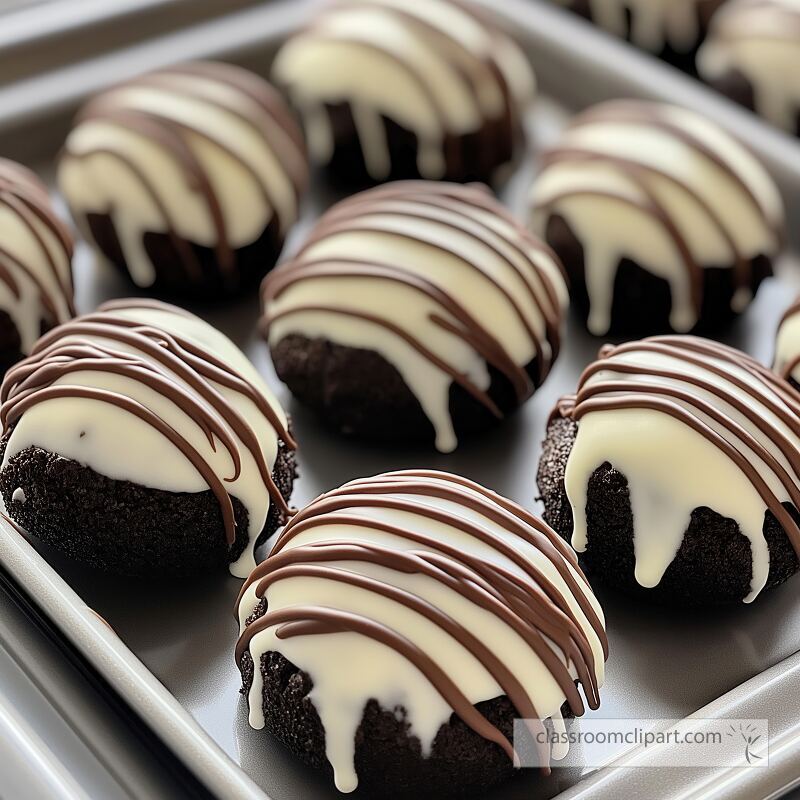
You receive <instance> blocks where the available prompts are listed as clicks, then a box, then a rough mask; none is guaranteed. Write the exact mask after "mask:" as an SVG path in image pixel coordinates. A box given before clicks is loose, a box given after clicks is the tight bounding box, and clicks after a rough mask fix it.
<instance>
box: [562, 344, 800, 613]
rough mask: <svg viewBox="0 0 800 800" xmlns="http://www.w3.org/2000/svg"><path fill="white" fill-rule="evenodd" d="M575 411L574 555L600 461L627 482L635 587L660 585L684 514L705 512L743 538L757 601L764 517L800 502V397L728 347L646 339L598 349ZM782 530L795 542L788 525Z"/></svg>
mask: <svg viewBox="0 0 800 800" xmlns="http://www.w3.org/2000/svg"><path fill="white" fill-rule="evenodd" d="M623 370H627V371H623ZM648 403H656V404H657V405H658V407H657V408H654V407H652V406H648V405H647V404H648ZM737 405H738V407H737ZM574 409H575V410H576V411H577V412H578V414H577V416H578V417H579V419H578V433H577V438H576V440H575V443H574V446H573V448H572V451H571V453H570V455H569V459H568V462H567V470H566V477H565V486H566V491H567V496H568V497H569V501H570V504H571V506H572V512H573V519H574V529H573V535H572V544H573V546H574V547H575V549H576V550H577V551H579V552H582V551H584V550H585V549H586V545H587V537H588V533H589V531H588V527H587V526H588V522H587V514H586V502H587V492H588V485H589V478H590V477H591V475H592V474H593V473H594V471H595V470H596V469H598V468H599V467H600V466H602V465H603V464H604V463H606V462H608V463H609V464H611V466H612V467H613V468H614V469H616V470H617V471H618V472H620V473H622V474H623V475H624V476H625V477H626V478H627V480H628V487H629V492H630V500H631V509H632V512H633V525H634V554H635V578H636V580H637V582H638V583H639V584H641V585H642V586H645V587H648V588H650V587H654V586H657V585H658V584H659V582H660V581H661V579H662V577H663V575H664V572H665V571H666V569H667V567H669V565H670V564H671V563H672V562H673V560H674V559H675V556H676V554H677V552H678V550H679V548H680V546H681V543H682V541H683V535H684V533H685V531H686V530H687V528H688V526H689V522H690V518H691V514H692V512H693V511H694V510H695V509H696V508H703V507H707V508H710V509H711V510H712V511H715V512H716V513H718V514H720V515H721V516H723V517H726V518H731V519H734V520H736V522H737V523H738V524H739V528H740V530H741V533H742V534H743V535H744V536H745V537H747V539H748V540H749V542H750V547H751V551H752V578H751V582H750V592H749V593H748V595H747V596H746V597H745V602H748V603H749V602H751V601H752V600H754V599H755V598H756V597H757V596H758V594H759V593H760V592H761V590H762V589H763V588H764V586H765V584H766V581H767V578H768V574H769V566H770V557H769V550H768V547H767V542H766V539H765V537H764V533H763V530H764V524H765V514H766V512H767V510H768V508H769V509H770V510H772V511H773V513H774V511H775V508H776V507H778V504H780V503H785V502H791V503H794V504H795V505H796V504H797V502H798V498H800V459H798V454H800V418H798V416H797V412H798V410H800V394H798V393H796V392H794V391H793V390H791V389H790V388H789V387H788V386H785V385H784V384H782V382H780V381H779V380H777V379H776V378H775V377H774V376H772V375H771V374H770V373H769V371H768V370H766V369H765V368H764V367H762V366H761V365H760V364H757V363H756V362H755V361H754V360H753V359H751V358H749V357H748V356H746V355H745V354H744V353H740V352H739V351H737V350H734V349H733V348H729V347H726V346H724V345H716V344H714V343H712V342H709V341H708V340H704V339H698V338H694V337H655V338H653V339H645V340H643V341H641V342H632V343H629V344H627V345H621V346H619V347H617V348H613V347H610V346H609V347H608V348H605V349H604V351H603V352H601V361H600V362H598V364H597V365H594V366H593V367H592V368H591V371H590V372H587V373H586V374H585V375H584V377H583V378H582V379H581V385H580V387H579V393H578V397H577V405H575V406H574ZM712 410H713V411H714V412H716V414H717V415H718V416H717V417H714V416H712V413H711V411H712ZM573 413H574V412H573ZM693 425H697V426H699V428H695V427H692V426H693ZM726 448H727V449H726ZM737 458H741V459H742V461H741V463H737V460H736V459H737ZM762 480H763V482H764V484H765V486H764V487H762V490H763V493H762V491H760V490H759V486H758V483H759V481H762ZM767 497H769V498H770V500H769V502H768V501H767V499H766V498H767ZM781 524H783V526H784V529H785V530H786V531H787V535H789V536H790V537H794V540H795V541H796V539H797V536H796V528H797V526H796V524H795V523H793V522H791V519H790V518H789V522H786V521H782V523H781ZM793 531H794V532H795V533H793ZM795 546H797V544H796V545H795Z"/></svg>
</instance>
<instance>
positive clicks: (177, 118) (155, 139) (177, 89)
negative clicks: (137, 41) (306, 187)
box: [58, 70, 306, 287]
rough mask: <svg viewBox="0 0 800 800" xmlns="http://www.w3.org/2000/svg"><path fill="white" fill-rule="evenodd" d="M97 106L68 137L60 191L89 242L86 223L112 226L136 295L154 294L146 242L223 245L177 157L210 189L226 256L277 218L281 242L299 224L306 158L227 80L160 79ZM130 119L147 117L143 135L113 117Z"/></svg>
mask: <svg viewBox="0 0 800 800" xmlns="http://www.w3.org/2000/svg"><path fill="white" fill-rule="evenodd" d="M151 80H152V81H154V82H153V83H150V82H149V81H151ZM276 99H277V98H276ZM100 100H102V108H101V110H100V111H98V112H97V113H96V114H93V115H90V116H89V117H88V118H85V119H83V120H81V121H79V122H78V124H77V126H76V127H75V128H74V129H73V131H72V132H71V133H70V135H69V136H68V138H67V141H66V144H65V149H64V153H65V155H64V156H63V157H62V159H61V162H60V164H59V169H58V180H59V185H60V187H61V191H62V193H63V194H64V196H65V198H66V200H67V202H68V204H69V206H70V209H71V211H72V214H73V216H74V218H75V221H76V223H77V224H78V226H79V227H80V228H81V230H82V233H83V235H84V236H85V237H86V238H87V240H88V241H90V242H92V241H93V237H92V234H91V231H90V229H89V226H88V223H87V220H86V217H87V215H88V214H108V215H109V216H110V217H111V218H112V220H113V223H114V227H115V230H116V233H117V238H118V240H119V244H120V247H121V249H122V253H123V255H124V256H125V261H126V263H127V266H128V270H129V272H130V275H131V278H132V279H133V281H134V283H136V284H137V285H138V286H142V287H147V286H150V285H152V283H153V282H154V281H155V279H156V275H157V271H158V264H154V263H153V262H152V260H151V259H150V257H149V255H148V254H147V252H146V250H145V246H144V242H143V236H144V234H145V233H148V232H150V233H160V234H165V233H169V232H170V230H172V231H173V232H174V233H175V234H176V235H177V236H178V237H180V238H182V239H184V240H186V241H188V242H191V243H195V244H197V245H201V246H203V247H208V248H214V247H216V246H217V245H218V244H219V242H220V238H221V237H220V233H219V231H218V229H217V226H216V225H215V223H214V218H215V216H214V210H213V208H212V206H211V204H210V202H209V200H208V198H207V196H206V193H205V192H203V191H201V190H200V188H199V187H198V185H197V180H196V178H195V176H194V174H193V172H192V170H190V169H189V168H187V166H186V163H185V161H184V158H183V155H182V153H181V148H186V149H187V150H188V152H189V153H190V155H191V157H192V158H193V159H195V160H196V163H197V165H198V166H199V169H200V170H202V173H203V174H204V176H205V180H207V181H208V185H209V189H210V192H211V193H212V194H213V196H214V197H215V198H216V203H217V204H218V206H219V213H220V215H221V218H222V222H223V225H224V236H225V240H226V241H227V244H228V245H229V246H230V247H231V248H233V249H236V248H240V247H244V246H245V245H248V244H250V243H252V242H254V241H255V240H257V239H258V237H259V236H260V235H261V234H262V233H263V231H264V230H265V228H266V227H267V226H268V225H269V223H270V221H271V220H272V218H273V217H275V218H277V221H278V223H279V228H280V232H281V234H284V235H285V233H286V232H287V230H288V229H289V227H290V226H291V225H293V224H294V222H295V221H296V220H297V217H298V213H299V211H298V192H299V190H300V188H301V187H298V186H296V185H295V182H294V180H293V178H292V176H293V175H297V174H298V173H299V174H304V172H305V169H306V167H305V161H304V159H305V156H304V154H303V152H302V150H301V149H300V148H298V146H297V144H296V143H295V142H294V141H293V140H292V139H291V137H290V135H289V133H288V132H287V131H286V130H284V129H283V127H282V126H281V124H280V123H279V122H278V121H277V120H276V119H275V118H273V117H272V116H270V115H269V114H268V113H267V112H266V111H265V110H264V108H263V107H262V106H261V105H260V104H259V103H257V102H256V101H255V100H254V99H253V98H252V97H251V96H250V95H249V94H247V93H246V92H245V91H243V90H241V89H239V88H237V87H236V86H234V85H233V84H232V83H230V82H228V81H225V80H224V78H223V77H220V78H215V77H212V76H211V75H210V74H208V73H203V74H199V73H193V74H183V73H180V72H170V71H169V70H165V71H163V72H160V73H155V75H154V76H153V77H152V78H151V76H144V78H142V79H140V80H139V81H133V82H131V83H129V84H124V85H122V86H120V87H119V88H116V89H112V90H110V91H109V92H107V93H106V94H104V95H102V96H101V97H100ZM278 100H279V99H278ZM95 102H98V101H97V100H96V101H95ZM131 113H135V114H137V115H139V116H140V117H141V116H142V115H144V116H146V118H147V119H148V122H147V126H146V127H137V126H134V125H131V124H130V123H129V121H128V120H126V118H125V117H124V116H119V117H116V118H115V117H114V116H113V115H114V114H131ZM150 128H153V129H155V130H158V131H159V132H160V133H159V135H158V136H155V135H153V133H152V132H151V130H150ZM265 132H268V135H266V133H265ZM173 137H177V140H178V141H179V142H180V146H176V144H175V143H174V139H173ZM101 257H102V256H101Z"/></svg>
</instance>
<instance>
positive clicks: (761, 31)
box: [697, 0, 800, 133]
mask: <svg viewBox="0 0 800 800" xmlns="http://www.w3.org/2000/svg"><path fill="white" fill-rule="evenodd" d="M697 68H698V70H699V72H700V75H701V76H702V77H703V78H704V79H706V80H708V81H710V82H714V81H715V80H718V79H720V78H723V77H724V76H725V75H726V74H728V73H729V72H732V71H736V72H738V73H740V74H741V75H743V76H744V77H745V78H746V80H747V82H748V83H749V84H750V85H751V86H752V88H753V95H754V98H753V99H754V102H755V109H756V112H757V113H758V114H760V115H761V116H762V117H764V118H765V119H768V120H769V121H770V122H772V123H773V124H774V125H777V126H778V127H779V128H782V129H783V130H786V131H789V132H791V133H796V132H797V124H798V123H797V115H798V112H800V0H734V1H733V2H728V3H727V4H726V5H725V6H723V8H721V9H720V11H719V12H718V13H717V14H716V15H715V16H714V18H713V20H712V23H711V28H710V30H709V34H708V38H707V39H706V42H705V43H704V44H703V46H702V47H701V49H700V51H699V53H698V55H697Z"/></svg>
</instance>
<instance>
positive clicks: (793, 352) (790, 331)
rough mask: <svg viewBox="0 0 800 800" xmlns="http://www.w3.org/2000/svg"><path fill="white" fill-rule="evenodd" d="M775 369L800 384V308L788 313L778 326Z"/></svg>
mask: <svg viewBox="0 0 800 800" xmlns="http://www.w3.org/2000/svg"><path fill="white" fill-rule="evenodd" d="M774 369H775V372H777V373H778V374H779V375H781V376H785V377H791V378H792V379H794V380H795V381H796V382H797V383H798V384H800V309H795V310H794V311H793V312H792V313H790V314H788V315H787V316H786V317H785V318H784V320H783V321H782V322H781V324H780V326H779V328H778V336H777V339H776V342H775V364H774ZM787 371H788V375H787Z"/></svg>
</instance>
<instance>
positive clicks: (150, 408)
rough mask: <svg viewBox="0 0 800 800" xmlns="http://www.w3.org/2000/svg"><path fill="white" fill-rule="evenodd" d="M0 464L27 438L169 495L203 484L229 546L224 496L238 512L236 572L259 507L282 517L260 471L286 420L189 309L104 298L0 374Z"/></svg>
mask: <svg viewBox="0 0 800 800" xmlns="http://www.w3.org/2000/svg"><path fill="white" fill-rule="evenodd" d="M0 423H2V430H3V434H4V435H7V436H8V442H7V445H6V449H5V454H4V457H3V462H2V464H0V470H2V468H3V467H5V465H6V464H8V462H9V461H10V460H11V459H13V458H14V456H15V455H16V454H18V453H20V452H22V451H23V450H25V449H26V448H28V447H32V446H35V447H39V448H42V449H44V450H46V451H48V452H51V453H56V454H58V455H59V456H61V457H63V458H66V459H71V460H74V461H77V462H78V463H80V464H81V465H83V466H86V467H89V468H91V469H93V470H95V471H96V472H98V473H100V474H101V475H104V476H106V477H109V478H112V479H115V480H128V481H131V482H133V483H136V484H139V485H141V486H145V487H149V488H155V489H162V490H165V491H170V492H202V491H206V490H211V491H212V492H213V493H214V495H215V496H216V498H217V500H218V501H219V505H220V510H221V514H222V520H223V525H222V527H221V530H220V535H221V536H223V535H224V536H225V537H226V538H227V541H228V543H229V544H231V545H232V544H233V543H234V541H235V539H236V536H237V530H236V525H235V520H234V511H233V504H232V499H231V498H233V497H236V498H237V499H238V500H239V501H240V502H241V503H242V504H243V505H244V506H245V508H246V509H247V512H248V526H249V527H248V530H247V532H246V536H247V542H248V544H247V546H246V547H245V549H244V552H243V553H242V555H241V556H240V557H239V559H238V560H237V561H236V562H235V563H233V564H232V565H231V572H232V573H233V574H234V575H237V576H239V577H242V578H243V577H246V576H247V575H248V574H249V573H250V571H251V570H252V569H253V567H254V566H255V558H254V555H253V548H254V545H255V542H256V540H257V538H258V536H259V534H260V533H261V531H262V529H263V528H264V524H265V522H266V520H267V514H268V512H269V508H270V505H271V504H272V503H277V504H278V506H279V508H280V509H281V510H282V511H283V512H284V514H288V512H289V509H288V508H287V507H286V501H285V500H284V499H283V497H282V496H281V494H280V491H279V490H278V489H277V487H276V486H275V483H274V480H273V478H272V469H273V466H274V464H275V460H276V457H277V454H278V447H279V442H280V441H282V442H284V443H285V444H286V445H287V446H289V447H294V442H293V440H292V437H291V436H290V434H289V433H288V430H287V424H288V423H287V418H286V415H285V414H284V412H283V410H282V409H281V407H280V405H279V404H278V402H277V401H276V399H275V398H274V396H273V394H272V392H271V391H270V390H269V389H268V388H267V386H266V384H265V383H264V382H263V380H262V379H261V377H260V376H259V375H258V373H257V372H256V370H255V368H254V367H253V366H252V364H250V362H249V361H248V360H247V359H246V358H245V356H244V354H243V353H242V352H241V351H240V350H239V349H238V348H237V347H236V346H235V345H234V344H233V343H232V342H231V341H230V340H229V339H228V338H227V337H225V336H224V335H223V334H221V333H220V332H219V331H217V330H216V329H214V328H212V327H211V326H210V325H208V324H207V323H206V322H203V321H202V320H201V319H199V318H198V317H195V316H194V315H193V314H190V313H188V312H186V311H183V310H181V309H179V308H176V307H175V306H171V305H167V304H165V303H159V302H157V301H153V300H144V299H127V300H116V301H111V302H109V303H106V304H104V305H102V306H101V307H100V308H99V309H98V310H97V311H96V312H94V313H91V314H85V315H83V316H81V317H78V318H76V319H74V320H72V321H71V322H68V323H67V324H64V325H61V326H60V327H58V328H56V329H54V330H52V331H50V333H48V334H46V335H45V336H43V337H42V338H41V339H40V340H39V342H38V343H37V345H36V346H35V347H34V349H33V352H32V353H31V355H30V356H29V357H28V358H27V359H25V360H24V361H21V362H20V363H19V364H17V365H16V366H15V367H13V368H12V369H11V370H9V372H8V373H7V374H6V378H5V380H4V382H3V385H2V389H1V390H0Z"/></svg>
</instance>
